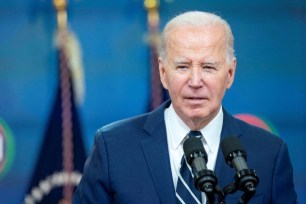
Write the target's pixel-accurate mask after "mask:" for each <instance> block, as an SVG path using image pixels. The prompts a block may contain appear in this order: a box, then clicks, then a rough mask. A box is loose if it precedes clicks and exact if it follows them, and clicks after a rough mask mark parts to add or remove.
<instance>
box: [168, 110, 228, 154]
mask: <svg viewBox="0 0 306 204" xmlns="http://www.w3.org/2000/svg"><path fill="white" fill-rule="evenodd" d="M166 114H167V118H168V120H169V121H168V122H169V128H170V129H171V131H172V133H173V134H170V137H171V140H172V148H173V149H177V148H178V147H179V146H180V144H181V143H182V142H183V140H184V139H185V137H186V135H187V134H188V132H189V131H190V128H189V127H188V126H187V125H186V124H185V123H184V122H183V121H182V120H181V118H180V117H179V116H178V115H177V114H176V112H175V111H174V108H173V106H172V104H171V105H170V106H169V108H167V111H166ZM222 125H223V111H222V107H220V110H219V112H218V114H217V115H216V116H215V118H214V119H213V120H212V121H210V123H208V124H207V125H206V126H205V127H204V128H202V129H201V130H200V131H201V133H202V135H203V137H204V139H205V141H206V143H207V146H208V149H209V151H210V152H212V153H214V152H215V151H217V150H218V147H219V142H220V135H221V130H222Z"/></svg>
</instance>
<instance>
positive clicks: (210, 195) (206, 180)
mask: <svg viewBox="0 0 306 204" xmlns="http://www.w3.org/2000/svg"><path fill="white" fill-rule="evenodd" d="M194 179H195V186H196V188H197V189H198V190H200V191H202V192H204V193H205V195H206V198H207V202H208V203H209V204H215V194H214V193H215V192H216V185H217V182H218V181H217V177H216V176H215V173H214V172H213V171H211V170H209V169H203V170H201V171H198V172H195V174H194Z"/></svg>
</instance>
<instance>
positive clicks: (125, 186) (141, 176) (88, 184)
mask: <svg viewBox="0 0 306 204" xmlns="http://www.w3.org/2000/svg"><path fill="white" fill-rule="evenodd" d="M170 103H171V102H170V101H168V102H166V103H164V104H163V105H162V106H161V107H160V108H158V109H157V110H155V111H153V112H151V113H148V114H144V115H140V116H137V117H134V118H129V119H125V120H122V121H118V122H115V123H112V124H110V125H107V126H105V127H103V128H101V129H99V130H98V131H97V133H96V136H95V142H94V147H93V149H92V152H91V154H90V156H89V158H88V159H87V161H86V164H85V168H84V172H83V176H82V179H81V181H80V184H79V186H78V188H77V190H76V192H75V194H74V197H73V203H74V204H79V203H82V204H87V203H94V204H96V203H101V204H108V203H118V204H119V203H120V204H158V203H163V204H176V203H177V201H176V197H175V189H174V185H173V180H172V174H171V167H170V160H169V153H168V145H167V137H166V127H165V122H164V110H165V108H166V107H168V106H169V105H170ZM223 112H224V122H223V128H222V133H221V139H222V138H224V137H226V136H233V135H235V136H238V137H239V139H240V141H241V143H242V145H243V147H244V149H245V151H246V152H247V154H248V157H247V163H248V167H249V168H252V169H255V170H256V173H257V175H258V177H259V179H260V181H259V184H258V186H257V191H256V194H255V195H254V196H253V198H252V199H251V200H250V202H249V203H253V204H261V203H264V204H268V203H275V204H294V203H296V193H295V191H294V185H293V175H292V165H291V162H290V158H289V154H288V150H287V146H286V144H285V143H284V142H283V141H282V140H281V139H280V138H278V137H276V136H274V135H272V134H271V133H268V132H266V131H264V130H262V129H259V128H257V127H254V126H251V125H249V124H247V123H245V122H242V121H240V120H238V119H236V118H234V117H232V116H231V115H230V114H228V113H227V112H226V111H225V110H224V111H223ZM220 151H221V150H220V148H219V152H218V158H217V163H216V168H215V173H216V176H217V178H218V185H219V186H221V187H224V186H225V185H227V184H229V183H232V182H233V181H234V175H235V173H236V172H235V170H234V169H232V168H230V167H229V166H228V165H227V164H226V163H225V161H224V158H223V155H222V152H220ZM241 195H242V192H240V191H237V192H236V193H235V194H231V195H229V196H227V197H226V203H227V204H231V203H237V200H238V198H239V197H240V196H241Z"/></svg>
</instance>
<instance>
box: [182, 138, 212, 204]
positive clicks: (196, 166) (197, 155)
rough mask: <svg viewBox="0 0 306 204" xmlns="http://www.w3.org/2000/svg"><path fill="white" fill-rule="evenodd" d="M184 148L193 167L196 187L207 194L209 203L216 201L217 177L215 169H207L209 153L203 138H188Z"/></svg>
mask: <svg viewBox="0 0 306 204" xmlns="http://www.w3.org/2000/svg"><path fill="white" fill-rule="evenodd" d="M183 149H184V154H185V157H186V161H187V163H188V164H189V165H190V166H191V168H192V172H193V175H194V182H195V186H196V188H197V189H198V190H200V191H202V192H204V193H205V194H206V196H207V199H208V202H209V203H214V200H215V199H214V190H215V187H216V185H217V178H216V176H215V174H214V172H213V171H211V170H208V169H207V166H206V163H207V153H206V151H205V149H204V147H203V143H202V141H201V139H200V138H198V137H191V138H188V139H187V140H185V142H184V144H183Z"/></svg>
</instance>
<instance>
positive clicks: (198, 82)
mask: <svg viewBox="0 0 306 204" xmlns="http://www.w3.org/2000/svg"><path fill="white" fill-rule="evenodd" d="M166 49H167V50H166V53H167V57H166V58H167V59H164V60H162V59H161V58H159V71H160V77H161V81H162V84H163V86H164V87H165V88H166V89H167V90H168V91H169V94H170V98H171V100H172V104H173V107H174V110H175V111H176V113H177V114H178V115H179V117H180V118H181V119H182V120H183V121H184V122H185V123H186V124H187V125H188V126H189V127H190V128H191V129H200V128H202V127H204V126H205V125H207V124H208V123H209V122H210V121H211V120H212V119H213V118H214V117H215V116H216V115H217V113H218V111H219V109H220V106H221V101H222V99H223V96H224V94H225V91H226V89H227V88H230V86H231V85H232V82H233V80H234V74H235V68H236V60H233V61H232V62H231V63H230V64H229V63H228V62H227V61H226V52H225V50H226V37H225V32H224V28H223V27H222V26H220V25H214V26H206V27H204V28H203V27H201V28H199V27H192V26H182V27H178V28H174V29H172V30H171V32H170V33H169V38H168V42H167V45H166Z"/></svg>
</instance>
